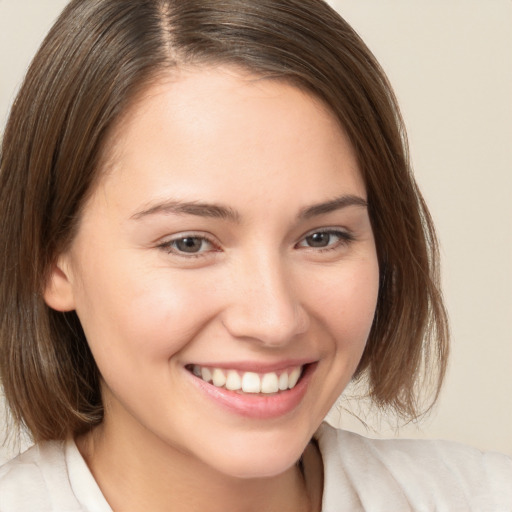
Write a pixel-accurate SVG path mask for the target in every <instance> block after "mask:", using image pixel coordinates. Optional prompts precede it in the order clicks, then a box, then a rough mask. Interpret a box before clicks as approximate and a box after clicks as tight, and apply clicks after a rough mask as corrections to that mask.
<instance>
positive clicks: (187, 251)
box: [158, 235, 216, 256]
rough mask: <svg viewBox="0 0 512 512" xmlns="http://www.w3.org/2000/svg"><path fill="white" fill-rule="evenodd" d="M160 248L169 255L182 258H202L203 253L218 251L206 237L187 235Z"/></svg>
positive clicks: (167, 242) (165, 243)
mask: <svg viewBox="0 0 512 512" xmlns="http://www.w3.org/2000/svg"><path fill="white" fill-rule="evenodd" d="M158 247H160V248H162V249H164V250H166V251H167V252H168V253H173V254H177V255H180V256H200V255H202V254H203V253H206V252H211V251H214V250H216V247H215V246H214V244H213V243H212V242H211V241H210V240H208V238H206V237H204V236H198V235H186V236H180V237H179V238H174V239H172V240H168V241H166V242H163V243H162V244H160V245H159V246H158Z"/></svg>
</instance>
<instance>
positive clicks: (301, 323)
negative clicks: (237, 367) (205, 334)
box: [223, 256, 309, 347]
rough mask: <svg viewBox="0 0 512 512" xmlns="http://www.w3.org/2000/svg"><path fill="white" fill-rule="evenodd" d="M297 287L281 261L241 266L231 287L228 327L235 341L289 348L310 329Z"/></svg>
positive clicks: (225, 319)
mask: <svg viewBox="0 0 512 512" xmlns="http://www.w3.org/2000/svg"><path fill="white" fill-rule="evenodd" d="M287 270H288V271H287ZM295 284H296V283H295V281H294V278H293V276H292V272H290V271H289V269H287V268H286V266H285V265H283V264H282V262H280V261H278V258H273V259H272V258H269V257H265V256H262V257H253V258H250V259H249V261H247V262H244V263H241V264H240V265H238V266H237V268H236V270H235V271H234V272H233V274H232V276H231V279H230V286H229V287H228V288H229V290H230V300H229V305H228V307H226V309H225V310H224V312H223V324H224V326H225V328H226V329H227V330H228V331H229V333H230V334H231V335H232V336H234V337H236V338H240V339H247V340H249V339H250V340H254V341H258V342H259V343H261V344H264V345H266V346H269V347H281V346H284V345H286V344H287V343H288V342H290V341H292V340H293V339H294V337H296V336H297V335H299V334H302V333H304V332H306V331H307V329H308V327H309V315H308V313H307V311H306V309H305V308H304V306H303V304H302V303H301V301H300V300H299V297H298V293H297V288H296V286H295Z"/></svg>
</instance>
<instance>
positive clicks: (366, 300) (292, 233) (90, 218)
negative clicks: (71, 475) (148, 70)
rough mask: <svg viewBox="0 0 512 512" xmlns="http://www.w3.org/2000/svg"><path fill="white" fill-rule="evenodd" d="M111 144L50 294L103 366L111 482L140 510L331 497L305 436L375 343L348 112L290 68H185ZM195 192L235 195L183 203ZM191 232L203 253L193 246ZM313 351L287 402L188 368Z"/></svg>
mask: <svg viewBox="0 0 512 512" xmlns="http://www.w3.org/2000/svg"><path fill="white" fill-rule="evenodd" d="M107 160H108V170H107V171H106V172H104V173H102V176H101V178H100V179H99V182H98V183H97V184H96V187H95V190H94V191H93V194H92V195H91V198H90V200H89V202H88V204H87V205H86V207H85V209H84V212H83V217H82V219H81V222H80V226H79V229H78V233H77V236H76V238H75V240H74V241H73V243H72V244H71V247H70V248H69V250H68V251H67V252H66V253H64V254H62V255H61V256H60V258H59V260H58V262H57V264H56V266H55V268H54V270H53V275H52V279H51V281H50V283H49V284H48V287H47V290H46V294H45V297H46V301H47V303H48V304H49V305H50V306H51V307H53V308H55V309H57V310H61V311H67V310H71V309H75V310H76V311H77V314H78V316H79V318H80V320H81V322H82V325H83V328H84V331H85V334H86V336H87V339H88V342H89V344H90V347H91V350H92V353H93V355H94V357H95V360H96V362H97V364H98V367H99V369H100V371H101V375H102V378H103V383H102V393H103V399H104V403H105V419H104V422H103V423H102V424H101V425H100V426H99V427H97V428H96V429H95V430H94V431H93V432H92V433H91V434H89V435H87V436H85V437H84V438H81V439H78V440H77V443H78V446H79V449H80V450H81V452H82V454H83V455H84V458H85V459H86V461H87V463H88V465H89V467H90V469H91V471H92V473H93V475H94V476H95V478H96V480H97V482H98V484H99V486H100V488H101V489H102V492H103V493H104V495H105V497H106V499H107V500H108V501H109V503H110V505H111V506H112V508H113V509H114V510H123V511H130V510H143V509H144V510H153V511H160V510H162V511H163V510H176V509H178V510H189V511H196V510H197V511H199V510H209V511H217V510H219V511H220V510H222V511H225V510H237V511H253V510H254V511H256V510H258V511H261V510H265V511H267V510H268V511H274V510H276V511H277V510H280V511H282V510H290V511H292V510H293V511H295V512H297V511H301V510H320V505H321V503H320V502H321V489H322V466H321V458H320V455H319V452H318V450H317V449H316V447H315V445H314V444H309V445H308V443H309V442H310V440H311V438H312V436H313V434H314V432H315V430H316V429H317V428H318V426H319V425H320V423H321V422H322V420H323V418H324V416H325V415H326V413H327V412H328V410H329V409H330V407H331V406H332V405H333V403H334V402H335V400H336V399H337V397H338V396H339V395H340V394H341V392H342V391H343V389H344V388H345V386H346V385H347V383H348V382H349V381H350V379H351V377H352V375H353V373H354V371H355V369H356V367H357V364H358V362H359V360H360V358H361V355H362V352H363V349H364V346H365V343H366V340H367V337H368V333H369V331H370V327H371V324H372V320H373V315H374V311H375V305H376V301H377V291H378V273H379V269H378V263H377V256H376V250H375V243H374V238H373V233H372V229H371V225H370V221H369V217H368V212H367V208H366V206H365V203H364V201H365V200H366V191H365V187H364V183H363V180H362V178H361V174H360V172H359V169H358V165H357V162H356V159H355V157H354V152H353V149H352V147H351V145H350V143H349V141H348V139H347V137H346V136H345V134H344V132H343V130H342V128H341V127H340V126H339V123H338V122H337V121H336V120H335V119H334V117H333V116H332V114H331V113H330V112H329V111H328V109H327V108H326V107H325V106H324V105H323V104H322V103H321V102H320V101H319V100H317V99H315V98H314V97H313V96H311V95H309V94H307V93H305V92H303V91H300V90H299V89H297V88H295V87H293V86H291V85H288V84H286V83H283V82H278V81H270V80H263V79H258V78H257V77H254V76H252V75H249V74H247V73H243V72H241V71H240V70H237V69H234V68H227V67H225V68H205V67H203V68H188V69H183V70H181V71H180V72H179V73H178V72H173V75H172V77H171V76H167V77H165V78H164V79H162V80H160V81H159V82H158V83H157V84H153V85H151V86H150V87H149V88H148V90H147V91H145V93H144V94H143V95H142V97H141V98H139V99H138V101H137V102H136V103H134V104H133V106H132V107H131V108H130V109H129V110H128V111H127V112H126V113H125V115H124V116H123V119H122V122H121V123H119V125H118V126H117V128H116V129H115V130H114V133H113V134H112V136H111V138H110V142H109V145H108V150H107ZM346 197H349V198H351V200H352V203H354V204H352V203H351V200H349V201H348V203H350V204H348V205H347V204H345V203H347V201H346ZM339 198H345V200H344V201H338V202H336V201H334V203H333V200H336V199H339ZM354 198H357V199H356V200H353V199H354ZM169 202H172V205H173V208H168V207H167V208H164V207H162V204H166V205H167V206H169ZM183 202H195V203H194V204H197V203H198V202H200V203H208V204H215V205H222V207H223V208H225V209H227V211H228V212H229V215H228V216H227V217H226V216H224V217H223V216H211V215H206V214H205V211H204V209H199V210H198V211H191V209H190V208H188V210H187V211H186V212H183V211H181V212H179V213H177V212H176V211H175V210H176V204H180V205H181V204H183ZM318 204H327V205H328V207H324V208H316V209H314V208H313V209H312V208H311V207H312V205H318ZM329 205H330V206H329ZM333 205H334V206H333ZM306 210H307V211H308V214H304V212H305V211H306ZM323 210H328V211H323ZM208 211H210V213H211V209H210V210H208ZM301 212H302V215H301ZM326 229H327V230H328V231H329V233H328V234H327V235H320V238H321V240H322V244H325V246H324V247H319V246H316V245H315V244H316V242H317V241H318V235H317V236H316V238H315V237H313V238H311V236H310V235H312V234H313V233H318V232H319V231H322V230H326ZM186 236H188V237H197V238H194V241H195V242H196V243H197V244H196V245H197V246H198V251H197V252H196V253H193V254H190V253H184V252H183V251H180V248H182V247H183V243H182V242H177V240H178V241H179V240H180V239H181V240H182V241H183V238H184V237H186ZM201 237H204V238H205V239H203V238H201ZM308 237H309V238H308ZM201 240H203V241H201ZM312 240H313V241H316V242H315V244H312V243H311V241H312ZM180 244H181V245H180ZM312 245H313V246H312ZM297 360H306V361H308V362H312V363H315V365H316V366H315V367H314V368H315V370H314V372H313V373H312V376H311V378H310V381H309V384H308V386H307V389H306V392H305V395H304V397H303V398H302V400H301V401H300V403H299V404H298V405H297V406H296V407H295V408H294V409H293V410H292V411H289V412H287V413H286V414H283V415H280V416H278V417H277V418H276V417H274V418H270V419H268V418H267V419H265V418H248V417H244V416H243V415H240V414H237V413H234V412H233V411H230V410H227V409H226V408H224V407H220V406H219V404H218V403H217V402H216V401H215V400H212V399H211V398H210V397H209V396H207V395H206V394H205V393H203V392H201V390H200V389H198V387H197V386H194V385H192V381H193V379H194V378H193V377H192V376H191V373H190V372H189V371H188V370H187V369H186V368H185V367H186V365H190V364H200V365H213V366H215V364H214V363H220V362H223V363H232V364H233V365H234V366H235V365H236V364H238V362H240V361H243V362H245V363H247V364H253V363H254V364H274V363H280V362H282V361H297ZM235 367H236V366H235ZM306 447H307V448H306ZM305 450H306V452H305V454H304V461H305V462H304V464H305V471H304V474H305V475H306V476H305V477H304V475H303V474H302V473H301V471H299V468H298V466H297V464H296V462H297V460H298V459H299V457H301V455H302V454H303V452H304V451H305Z"/></svg>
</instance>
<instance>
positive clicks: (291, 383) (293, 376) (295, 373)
mask: <svg viewBox="0 0 512 512" xmlns="http://www.w3.org/2000/svg"><path fill="white" fill-rule="evenodd" d="M300 373H301V369H300V368H294V369H293V370H292V373H290V376H289V377H288V388H289V389H292V388H294V387H295V384H297V381H298V380H299V377H300Z"/></svg>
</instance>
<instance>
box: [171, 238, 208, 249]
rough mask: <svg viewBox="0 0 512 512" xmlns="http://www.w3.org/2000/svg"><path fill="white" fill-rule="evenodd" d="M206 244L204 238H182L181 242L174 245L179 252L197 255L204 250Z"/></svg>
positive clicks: (177, 241) (178, 241)
mask: <svg viewBox="0 0 512 512" xmlns="http://www.w3.org/2000/svg"><path fill="white" fill-rule="evenodd" d="M205 244H206V240H205V239H204V238H199V237H197V236H187V237H185V238H180V239H179V240H175V241H174V242H173V245H174V247H175V249H176V250H178V251H179V252H187V253H197V252H200V251H201V249H203V245H205Z"/></svg>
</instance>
